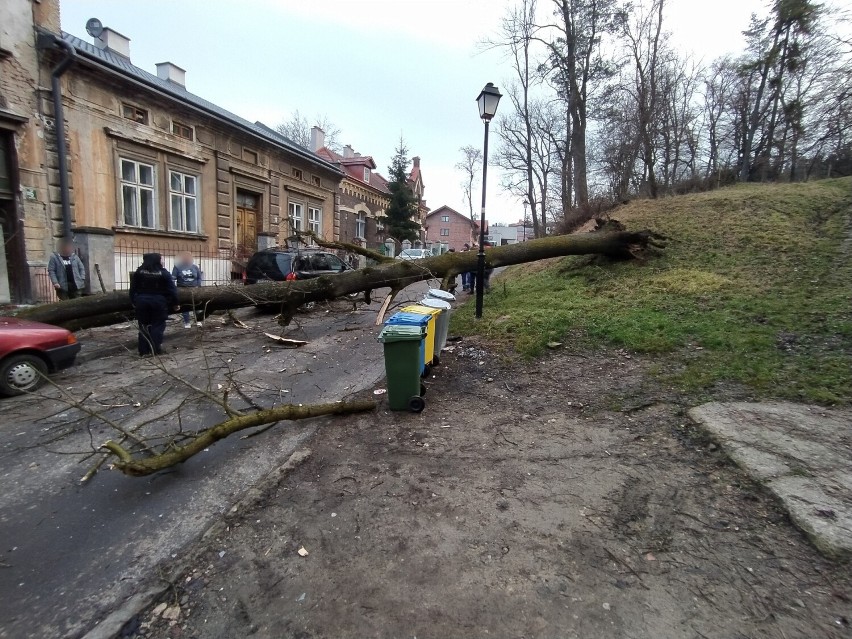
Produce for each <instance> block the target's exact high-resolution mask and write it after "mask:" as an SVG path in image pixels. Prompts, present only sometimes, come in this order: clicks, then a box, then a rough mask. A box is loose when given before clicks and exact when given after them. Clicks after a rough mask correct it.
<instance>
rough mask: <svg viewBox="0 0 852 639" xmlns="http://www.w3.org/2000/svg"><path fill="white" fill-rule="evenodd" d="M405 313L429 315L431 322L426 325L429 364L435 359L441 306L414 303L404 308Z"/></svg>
mask: <svg viewBox="0 0 852 639" xmlns="http://www.w3.org/2000/svg"><path fill="white" fill-rule="evenodd" d="M402 312H403V313H417V314H418V315H428V316H429V323H428V324H427V325H426V344H425V346H426V352H425V353H424V359H425V360H426V363H427V364H431V363H432V362H434V361H435V336H436V335H437V333H438V325H437V324H438V323H437V320H438V315H440V314H441V309H440V308H429V307H428V306H423V305H422V304H412V305H411V306H406V307H405V308H403V309H402Z"/></svg>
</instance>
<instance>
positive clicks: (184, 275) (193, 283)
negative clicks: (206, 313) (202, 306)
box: [172, 251, 203, 328]
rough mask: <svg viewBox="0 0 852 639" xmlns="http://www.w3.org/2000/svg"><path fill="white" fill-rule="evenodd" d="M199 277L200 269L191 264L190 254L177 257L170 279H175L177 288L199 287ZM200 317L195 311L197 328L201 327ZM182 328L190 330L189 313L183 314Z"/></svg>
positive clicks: (186, 253)
mask: <svg viewBox="0 0 852 639" xmlns="http://www.w3.org/2000/svg"><path fill="white" fill-rule="evenodd" d="M201 276H202V273H201V269H200V268H198V267H197V266H196V265H195V264H193V263H192V253H190V252H189V251H187V252H185V253H181V254H180V255H178V257H177V260H175V267H174V268H173V269H172V277H173V278H175V283H176V284H177V286H178V288H195V287H197V286H201ZM200 317H203V315H202V314H201V312H199V311H196V315H195V324H196V325H197V326H198V328H201V326H202V323H201V319H199V318H200ZM183 327H184V328H192V324H190V323H189V311H184V312H183Z"/></svg>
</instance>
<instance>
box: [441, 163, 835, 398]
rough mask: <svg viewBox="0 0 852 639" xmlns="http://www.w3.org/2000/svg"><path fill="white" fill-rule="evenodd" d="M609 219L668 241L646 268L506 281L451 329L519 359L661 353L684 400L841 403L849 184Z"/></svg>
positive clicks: (580, 263)
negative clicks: (725, 391) (477, 314)
mask: <svg viewBox="0 0 852 639" xmlns="http://www.w3.org/2000/svg"><path fill="white" fill-rule="evenodd" d="M615 217H617V218H618V219H620V220H622V221H623V222H625V223H626V224H627V225H628V227H629V228H631V229H640V228H652V229H654V230H656V231H658V232H661V233H663V234H665V235H667V236H669V237H670V238H671V239H670V241H669V245H668V248H667V249H666V251H665V255H664V256H663V257H662V258H661V259H657V260H652V261H651V262H649V263H648V264H645V265H638V264H635V263H632V264H613V265H606V266H598V265H594V264H593V263H591V261H590V260H589V259H588V258H575V257H569V258H564V259H561V260H555V261H553V262H552V263H551V264H549V265H548V266H547V268H542V267H541V265H539V264H531V265H525V266H521V267H515V268H513V269H510V270H509V271H508V272H507V273H505V274H504V275H503V277H502V278H500V279H499V280H497V281H495V282H494V286H493V291H492V292H491V293H490V294H489V295H488V296H487V297H486V306H485V318H484V319H483V321H482V322H481V323H477V322H475V321H474V319H473V304H467V305H465V306H463V307H462V308H461V309H460V310H459V311H458V312H457V313H456V315H455V318H454V320H453V321H454V328H455V330H456V331H459V332H463V333H479V334H483V335H485V336H487V337H490V338H492V339H496V340H498V341H502V342H504V343H505V344H506V345H507V346H509V345H513V346H514V349H515V350H516V351H518V352H520V353H522V354H524V355H526V356H535V355H537V354H539V353H540V352H541V351H542V349H543V348H545V345H546V344H547V343H548V342H550V341H562V342H565V344H566V346H567V347H569V348H589V347H598V346H607V345H615V346H619V347H624V348H628V349H631V350H634V351H638V352H647V353H667V354H668V355H666V356H665V357H660V358H659V359H658V361H659V367H658V369H659V374H660V375H661V376H662V377H664V378H666V380H667V381H671V382H673V383H675V384H677V385H678V386H679V387H681V388H684V389H686V390H693V391H696V390H701V389H705V388H708V387H710V386H711V385H713V384H714V383H716V382H719V381H730V382H739V383H743V384H746V385H747V386H749V387H751V388H752V389H754V391H755V392H756V393H757V394H759V395H764V396H774V397H787V398H793V399H806V400H814V401H820V402H849V401H851V400H852V179H849V178H844V179H838V180H826V181H821V182H811V183H807V184H783V185H740V186H736V187H732V188H727V189H723V190H719V191H714V192H710V193H702V194H697V195H688V196H680V197H672V198H667V199H663V200H658V201H648V200H643V201H638V202H635V203H632V204H631V205H628V206H626V207H623V208H621V209H619V211H618V212H617V213H616V215H615Z"/></svg>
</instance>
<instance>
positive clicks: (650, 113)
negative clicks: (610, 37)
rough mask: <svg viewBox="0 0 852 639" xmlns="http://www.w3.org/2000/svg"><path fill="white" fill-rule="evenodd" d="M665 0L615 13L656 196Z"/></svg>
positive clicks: (645, 160)
mask: <svg viewBox="0 0 852 639" xmlns="http://www.w3.org/2000/svg"><path fill="white" fill-rule="evenodd" d="M663 5H664V0H652V2H651V5H650V7H647V8H646V7H645V6H643V5H642V4H640V5H639V6H638V7H624V8H623V9H622V10H621V11H619V12H618V14H617V15H618V20H617V22H618V24H619V32H620V36H621V37H622V38H623V39H624V40H625V43H626V46H627V50H628V52H629V55H630V59H631V61H632V64H633V87H632V88H633V91H634V98H635V102H636V107H637V114H636V115H637V120H638V122H637V125H638V126H637V132H638V134H639V139H640V141H641V148H642V152H641V157H642V163H643V169H644V176H643V177H644V182H645V184H647V187H648V195H650V196H651V197H652V198H656V197H657V195H658V185H657V176H656V164H657V157H656V148H655V144H654V137H655V126H656V124H657V121H658V117H657V116H658V114H657V108H658V104H657V103H658V100H659V93H658V86H657V85H658V78H659V75H660V44H661V36H662V33H663Z"/></svg>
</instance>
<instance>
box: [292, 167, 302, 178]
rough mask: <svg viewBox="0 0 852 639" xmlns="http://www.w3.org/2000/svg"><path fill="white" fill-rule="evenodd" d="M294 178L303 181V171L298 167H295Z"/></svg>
mask: <svg viewBox="0 0 852 639" xmlns="http://www.w3.org/2000/svg"><path fill="white" fill-rule="evenodd" d="M293 177H294V178H296V179H297V180H301V179H302V169H297V168H296V167H293Z"/></svg>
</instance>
